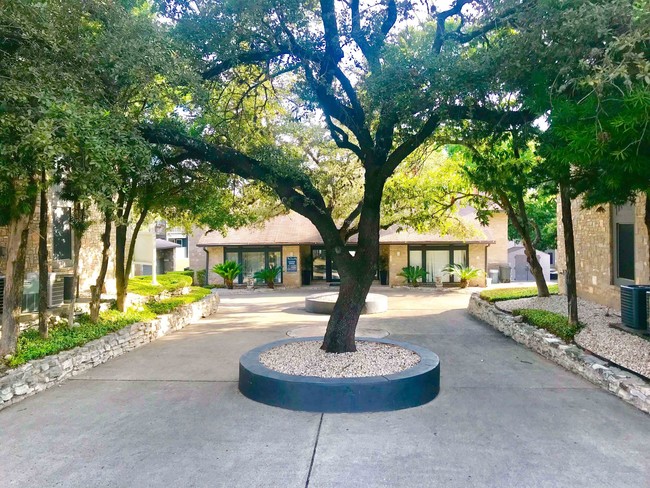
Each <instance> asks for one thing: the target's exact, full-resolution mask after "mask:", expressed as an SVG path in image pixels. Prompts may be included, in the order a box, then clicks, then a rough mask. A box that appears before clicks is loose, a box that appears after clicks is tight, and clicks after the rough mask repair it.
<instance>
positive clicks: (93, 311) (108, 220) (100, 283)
mask: <svg viewBox="0 0 650 488" xmlns="http://www.w3.org/2000/svg"><path fill="white" fill-rule="evenodd" d="M111 226H112V215H111V212H105V213H104V232H103V233H102V264H101V267H100V268H99V275H98V276H97V280H96V281H95V284H94V285H93V286H91V287H90V320H91V322H93V323H95V322H97V320H98V319H99V308H100V305H101V298H102V290H103V289H104V281H105V280H106V273H107V271H108V260H109V253H108V252H109V250H110V247H111Z"/></svg>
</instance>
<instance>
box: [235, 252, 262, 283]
mask: <svg viewBox="0 0 650 488" xmlns="http://www.w3.org/2000/svg"><path fill="white" fill-rule="evenodd" d="M241 255H242V275H243V278H244V282H246V283H248V282H249V281H250V280H252V279H253V275H254V274H255V273H256V272H258V271H261V270H263V269H264V268H265V259H264V257H265V256H264V251H243V252H242V253H241Z"/></svg>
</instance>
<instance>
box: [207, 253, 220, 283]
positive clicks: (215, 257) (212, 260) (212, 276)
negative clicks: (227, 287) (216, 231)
mask: <svg viewBox="0 0 650 488" xmlns="http://www.w3.org/2000/svg"><path fill="white" fill-rule="evenodd" d="M206 249H207V250H208V255H209V258H208V259H209V261H208V283H210V284H211V285H223V284H224V282H223V278H222V277H221V276H219V275H218V274H217V273H215V272H214V271H212V268H213V267H214V265H215V264H221V263H223V259H224V255H223V246H215V247H206ZM204 254H205V253H204ZM204 266H205V265H204Z"/></svg>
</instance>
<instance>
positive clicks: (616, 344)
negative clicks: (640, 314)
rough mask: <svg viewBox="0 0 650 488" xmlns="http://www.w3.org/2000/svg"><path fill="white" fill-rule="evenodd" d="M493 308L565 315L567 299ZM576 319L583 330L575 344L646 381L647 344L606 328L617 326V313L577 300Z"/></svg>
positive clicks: (535, 299)
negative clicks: (582, 325)
mask: <svg viewBox="0 0 650 488" xmlns="http://www.w3.org/2000/svg"><path fill="white" fill-rule="evenodd" d="M496 307H497V308H498V309H500V310H504V311H506V312H512V311H513V310H516V309H519V308H536V309H540V310H547V311H549V312H555V313H558V314H561V315H564V316H565V317H566V316H567V298H566V296H562V295H554V296H550V297H544V298H541V297H533V298H519V299H517V300H507V301H502V302H497V303H496ZM578 318H579V319H580V322H581V323H582V324H584V325H585V327H584V328H583V329H582V330H581V331H580V332H579V333H578V334H577V335H576V337H575V342H576V344H578V345H579V346H580V347H582V348H583V349H587V350H588V351H591V352H593V353H594V354H597V355H598V356H600V357H603V358H605V359H608V360H610V361H612V362H613V363H615V364H618V365H619V366H623V367H624V368H627V369H629V370H631V371H634V372H635V373H639V374H640V375H643V376H645V377H646V378H650V341H649V340H647V339H644V338H643V337H639V336H637V335H634V334H630V333H627V332H625V331H623V330H620V329H616V328H613V327H610V324H612V323H615V324H620V323H621V316H620V313H619V312H618V311H616V310H613V309H611V308H608V307H605V306H602V305H598V304H596V303H593V302H590V301H588V300H583V299H581V298H579V299H578Z"/></svg>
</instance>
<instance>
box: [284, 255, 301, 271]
mask: <svg viewBox="0 0 650 488" xmlns="http://www.w3.org/2000/svg"><path fill="white" fill-rule="evenodd" d="M285 271H286V272H287V273H297V272H298V257H297V256H287V269H286V270H285Z"/></svg>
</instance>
